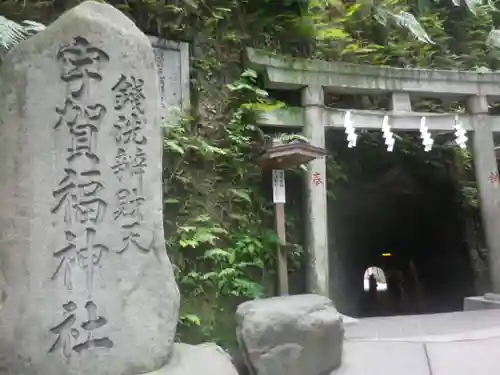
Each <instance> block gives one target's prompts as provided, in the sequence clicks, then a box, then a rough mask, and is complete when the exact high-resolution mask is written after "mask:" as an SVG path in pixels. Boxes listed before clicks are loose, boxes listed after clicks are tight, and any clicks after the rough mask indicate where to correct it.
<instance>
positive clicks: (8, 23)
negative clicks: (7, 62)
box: [0, 15, 45, 60]
mask: <svg viewBox="0 0 500 375" xmlns="http://www.w3.org/2000/svg"><path fill="white" fill-rule="evenodd" d="M44 28H45V26H44V25H42V24H41V23H38V22H34V21H23V22H22V23H17V22H14V21H12V20H9V19H7V18H5V17H4V16H1V15H0V60H1V58H2V56H3V55H5V54H6V53H7V52H8V51H9V50H10V49H11V48H13V47H14V46H15V45H17V44H18V43H20V42H22V41H23V40H25V39H27V38H28V37H30V36H32V35H34V34H36V33H38V32H39V31H42V30H43V29H44Z"/></svg>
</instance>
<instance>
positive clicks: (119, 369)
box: [0, 1, 179, 375]
mask: <svg viewBox="0 0 500 375" xmlns="http://www.w3.org/2000/svg"><path fill="white" fill-rule="evenodd" d="M0 82H1V85H0V176H1V179H0V200H1V205H0V374H2V375H4V374H19V375H20V374H30V375H38V374H40V375H128V374H143V373H147V372H151V371H155V370H158V369H159V368H161V367H162V366H164V365H166V364H167V362H169V359H170V356H171V355H172V351H173V339H174V335H175V328H176V324H177V320H178V309H179V292H178V288H177V285H176V283H175V280H174V277H173V272H172V266H171V263H170V261H169V259H168V256H167V254H166V251H165V245H164V235H163V224H162V223H163V215H162V205H163V202H162V186H161V183H162V165H161V155H162V137H161V130H160V129H161V128H160V117H161V113H160V100H159V88H158V80H157V72H156V67H155V58H154V54H153V50H152V47H151V44H150V42H149V40H148V38H147V37H146V36H145V35H144V34H143V33H142V32H141V31H140V30H139V29H138V28H137V27H136V26H135V24H134V23H133V22H132V21H131V20H130V19H129V18H127V17H126V16H125V15H124V14H122V13H121V12H120V11H118V10H117V9H115V8H113V7H112V6H110V5H106V4H100V3H96V2H91V1H89V2H86V3H83V4H81V5H79V6H78V7H76V8H73V9H72V10H70V11H68V12H67V13H65V14H64V15H62V16H61V17H60V18H59V19H58V20H57V21H55V22H54V23H53V24H52V25H50V26H49V27H48V28H47V29H46V30H45V31H43V32H42V33H40V34H38V35H36V36H34V37H32V38H30V39H28V40H27V41H25V42H23V43H22V44H20V45H19V46H18V47H16V48H15V49H14V50H13V51H11V53H10V54H8V55H7V57H6V59H5V60H4V62H3V64H2V65H1V66H0Z"/></svg>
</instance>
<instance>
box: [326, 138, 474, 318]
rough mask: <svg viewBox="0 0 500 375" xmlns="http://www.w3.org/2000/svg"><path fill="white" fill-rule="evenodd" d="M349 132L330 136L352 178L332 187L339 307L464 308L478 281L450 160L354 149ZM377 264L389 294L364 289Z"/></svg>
mask: <svg viewBox="0 0 500 375" xmlns="http://www.w3.org/2000/svg"><path fill="white" fill-rule="evenodd" d="M342 133H343V132H341V131H329V132H327V140H328V148H329V149H330V152H331V153H332V154H333V155H336V157H337V159H338V160H339V161H340V162H341V164H342V165H344V166H346V167H345V168H344V169H345V171H344V173H346V179H347V181H345V182H343V181H339V182H334V183H333V185H334V187H333V188H332V187H331V186H329V191H332V190H333V191H334V195H335V197H336V198H331V199H329V212H328V218H329V238H330V243H329V249H330V274H331V293H332V294H333V297H334V299H335V301H336V304H337V307H338V308H339V310H340V311H342V312H343V313H346V314H350V315H353V316H357V317H361V316H382V315H399V314H415V313H436V312H446V311H457V310H461V309H462V304H463V298H464V297H465V296H469V295H472V294H474V279H473V273H472V268H471V263H470V260H469V254H468V250H467V245H466V242H465V221H464V220H465V219H464V214H463V210H462V208H461V200H460V199H461V198H460V193H459V190H458V185H457V181H456V179H455V178H454V169H453V167H452V166H451V163H450V164H449V163H447V160H442V162H441V163H439V164H438V163H435V157H434V158H433V159H434V160H433V159H432V158H431V155H430V154H429V153H424V152H423V151H422V152H421V153H420V152H417V153H416V154H415V155H411V154H410V155H405V154H403V153H402V152H398V151H395V152H393V153H389V152H387V151H385V150H384V149H383V148H382V149H381V148H380V146H378V145H370V144H369V142H360V144H359V147H356V148H354V149H348V148H347V147H346V145H345V140H344V137H345V136H344V134H342ZM375 136H377V135H375ZM415 141H416V142H418V137H417V138H416V140H415ZM332 234H333V236H332ZM370 266H377V267H380V268H381V269H382V270H383V271H384V273H385V275H386V277H387V288H388V290H387V291H379V292H377V293H370V292H366V291H364V273H365V271H366V269H367V268H368V267H370Z"/></svg>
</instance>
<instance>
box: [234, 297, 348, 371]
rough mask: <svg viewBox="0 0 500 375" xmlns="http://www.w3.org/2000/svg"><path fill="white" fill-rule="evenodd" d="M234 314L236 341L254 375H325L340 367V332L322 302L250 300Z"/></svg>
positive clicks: (331, 310)
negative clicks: (236, 324)
mask: <svg viewBox="0 0 500 375" xmlns="http://www.w3.org/2000/svg"><path fill="white" fill-rule="evenodd" d="M236 314H237V323H238V326H237V337H238V341H239V344H240V348H241V350H242V352H243V356H244V359H245V361H246V363H247V366H248V368H249V370H250V373H251V374H253V375H323V374H326V373H328V372H329V371H332V370H333V369H335V368H337V367H338V366H339V365H340V363H341V357H342V344H343V338H344V328H343V326H342V320H341V317H340V315H339V313H338V312H337V310H336V309H335V307H334V306H333V303H332V301H331V300H330V299H328V298H326V297H322V296H318V295H313V294H309V295H295V296H286V297H274V298H268V299H261V300H253V301H248V302H244V303H242V304H241V305H240V306H238V310H237V313H236Z"/></svg>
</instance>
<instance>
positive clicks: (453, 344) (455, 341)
mask: <svg viewBox="0 0 500 375" xmlns="http://www.w3.org/2000/svg"><path fill="white" fill-rule="evenodd" d="M342 360H343V364H342V366H341V368H340V369H338V370H336V371H334V372H333V373H332V374H331V375H378V374H380V375H499V374H500V310H484V311H468V312H456V313H447V314H429V315H410V316H396V317H385V318H366V319H360V320H359V322H358V324H356V325H348V326H346V341H345V347H344V355H343V359H342Z"/></svg>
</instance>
